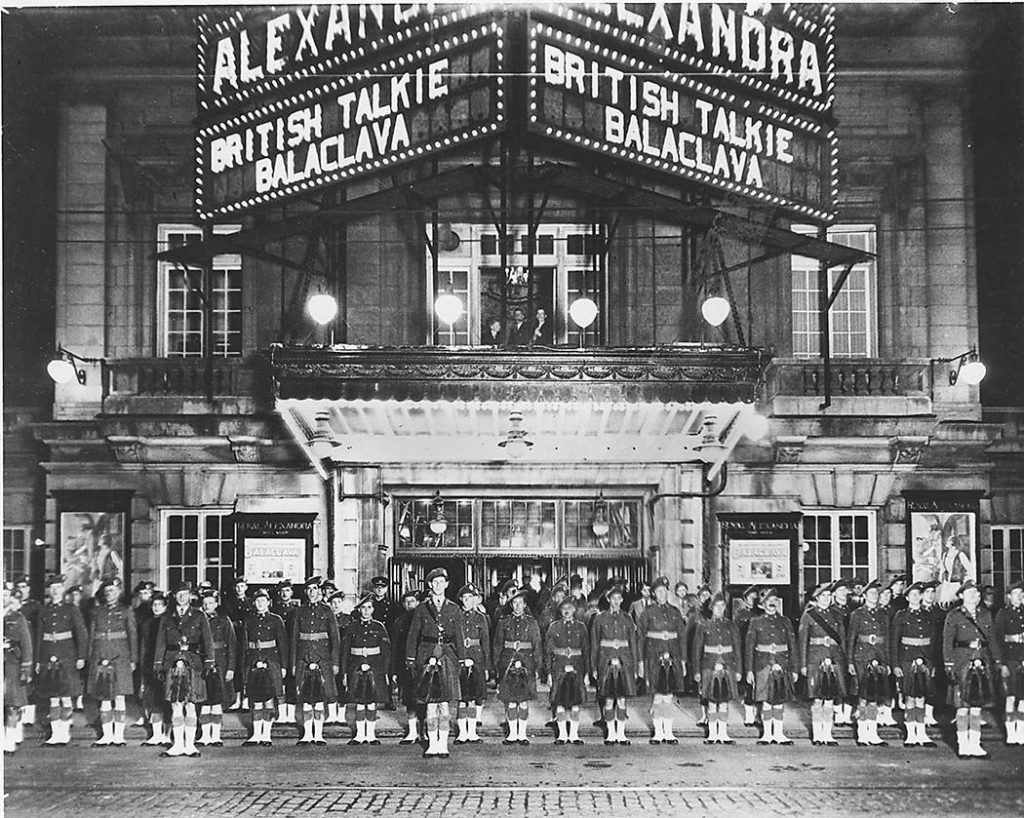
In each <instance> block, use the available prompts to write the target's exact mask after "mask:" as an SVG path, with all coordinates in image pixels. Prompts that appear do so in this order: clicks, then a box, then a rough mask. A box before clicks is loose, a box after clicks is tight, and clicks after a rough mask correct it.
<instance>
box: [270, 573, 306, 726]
mask: <svg viewBox="0 0 1024 818" xmlns="http://www.w3.org/2000/svg"><path fill="white" fill-rule="evenodd" d="M274 594H275V596H276V597H277V598H276V599H275V600H272V601H271V604H270V612H271V613H273V614H277V615H278V616H279V617H281V621H282V622H284V632H285V633H287V634H288V635H289V637H290V636H291V633H292V624H293V623H294V621H295V614H296V613H297V612H298V610H299V604H300V602H299V600H297V599H296V598H295V586H294V585H293V584H292V581H291V580H290V579H283V580H281V581H280V582H279V583H277V587H276V588H275V589H274ZM292 647H294V646H292ZM296 695H297V690H296V686H295V674H294V673H293V672H292V668H291V665H289V664H287V663H286V665H285V676H284V695H283V696H282V697H281V701H280V702H279V703H278V707H277V718H275V719H274V723H275V724H295V715H296V714H295V703H296V701H297V699H296Z"/></svg>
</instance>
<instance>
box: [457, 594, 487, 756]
mask: <svg viewBox="0 0 1024 818" xmlns="http://www.w3.org/2000/svg"><path fill="white" fill-rule="evenodd" d="M481 596H482V595H481V593H480V591H479V590H477V588H476V586H475V585H472V584H470V585H463V586H462V588H460V589H459V601H460V602H461V603H462V632H463V634H464V644H465V649H466V650H465V657H464V658H463V660H462V665H463V666H462V669H461V670H460V671H459V689H460V691H461V693H462V699H461V700H460V701H459V708H458V712H457V713H456V717H457V720H458V724H459V735H458V737H457V738H456V739H455V743H456V744H465V743H467V742H470V743H476V742H478V741H480V736H478V735H477V732H476V729H477V726H478V725H479V723H480V721H481V719H482V717H483V709H484V700H485V699H486V698H487V673H488V670H489V669H490V667H491V640H490V626H489V623H488V621H487V615H486V614H483V613H481V612H480V610H479V605H480V599H481ZM470 705H472V707H473V710H472V712H470Z"/></svg>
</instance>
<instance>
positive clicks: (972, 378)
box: [959, 360, 988, 386]
mask: <svg viewBox="0 0 1024 818" xmlns="http://www.w3.org/2000/svg"><path fill="white" fill-rule="evenodd" d="M987 372H988V370H987V369H986V368H985V364H983V363H982V362H981V361H979V360H973V361H968V362H967V363H965V364H964V365H963V366H962V367H961V368H960V378H959V380H960V382H961V383H965V384H967V385H968V386H977V385H978V384H979V383H981V382H982V381H983V380H984V378H985V374H986V373H987Z"/></svg>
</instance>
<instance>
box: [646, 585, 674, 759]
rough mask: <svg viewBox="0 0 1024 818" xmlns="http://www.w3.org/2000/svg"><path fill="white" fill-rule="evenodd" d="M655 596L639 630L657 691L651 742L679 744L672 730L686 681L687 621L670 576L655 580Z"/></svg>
mask: <svg viewBox="0 0 1024 818" xmlns="http://www.w3.org/2000/svg"><path fill="white" fill-rule="evenodd" d="M651 592H652V593H653V595H654V600H653V602H651V603H650V604H649V605H647V606H646V607H645V608H644V609H643V610H642V611H641V612H640V616H639V618H638V620H637V631H638V635H639V638H640V645H641V647H642V650H643V656H644V660H643V673H644V676H646V678H647V683H648V686H649V688H650V691H651V693H652V694H653V699H652V701H651V719H652V721H653V722H654V735H653V737H652V738H651V739H650V743H651V744H661V743H662V742H664V743H665V744H677V743H678V741H677V739H676V737H675V735H674V734H673V732H672V716H673V713H674V711H675V697H676V696H677V695H681V694H682V693H683V690H684V687H685V685H686V621H685V620H684V619H683V615H682V614H681V613H680V612H679V609H678V608H677V607H676V606H675V605H673V604H671V603H670V602H669V579H668V577H657V578H656V579H655V580H654V582H653V583H651Z"/></svg>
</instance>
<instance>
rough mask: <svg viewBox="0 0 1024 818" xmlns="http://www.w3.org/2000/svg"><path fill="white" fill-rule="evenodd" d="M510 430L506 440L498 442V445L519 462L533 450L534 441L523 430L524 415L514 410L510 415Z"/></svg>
mask: <svg viewBox="0 0 1024 818" xmlns="http://www.w3.org/2000/svg"><path fill="white" fill-rule="evenodd" d="M508 422H509V430H508V432H507V434H506V436H505V439H504V440H500V441H498V445H499V446H500V447H501V448H503V449H504V450H505V453H506V454H507V455H508V456H509V457H511V458H512V459H513V460H517V459H519V458H520V457H522V456H523V455H524V454H526V453H527V452H528V451H530V449H532V448H533V441H532V440H528V439H527V437H526V430H524V429H523V413H522V412H520V411H519V410H518V409H513V410H512V411H511V412H509V415H508Z"/></svg>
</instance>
